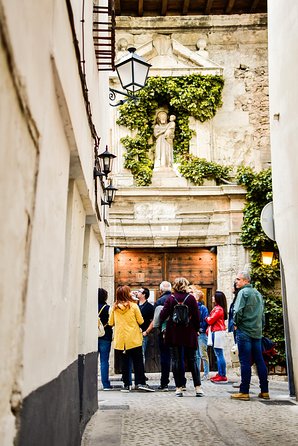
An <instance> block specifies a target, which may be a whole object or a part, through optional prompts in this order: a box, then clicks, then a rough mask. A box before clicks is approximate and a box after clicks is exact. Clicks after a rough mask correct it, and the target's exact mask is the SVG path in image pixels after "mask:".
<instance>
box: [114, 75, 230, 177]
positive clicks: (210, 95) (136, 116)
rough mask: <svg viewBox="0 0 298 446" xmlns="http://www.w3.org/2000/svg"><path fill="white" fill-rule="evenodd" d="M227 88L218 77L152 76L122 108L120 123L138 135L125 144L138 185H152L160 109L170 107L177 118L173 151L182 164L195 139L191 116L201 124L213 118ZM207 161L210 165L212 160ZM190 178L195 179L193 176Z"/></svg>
mask: <svg viewBox="0 0 298 446" xmlns="http://www.w3.org/2000/svg"><path fill="white" fill-rule="evenodd" d="M223 85H224V81H223V77H222V76H214V75H207V76H203V75H198V74H191V75H189V76H180V77H160V76H159V77H151V78H149V79H148V81H147V84H146V86H145V87H144V88H143V89H141V90H140V91H139V92H138V100H137V101H136V102H134V101H132V100H129V101H127V102H126V103H125V104H124V105H122V106H121V107H120V117H119V119H118V121H117V123H118V124H119V125H122V126H125V127H127V128H129V129H130V130H132V131H136V136H134V137H132V136H126V137H124V138H122V139H121V142H122V144H123V146H124V147H125V149H126V153H125V155H124V157H125V167H126V168H128V169H130V170H131V172H132V174H133V176H134V178H135V181H136V184H137V185H138V186H147V185H149V184H150V183H151V177H152V171H153V159H152V149H153V126H154V117H155V112H156V110H157V109H158V108H159V107H162V106H166V107H168V111H169V114H174V115H175V116H176V129H175V139H174V148H173V151H174V160H175V161H176V162H180V163H181V162H183V159H184V157H186V156H187V155H188V153H189V142H190V140H191V138H192V136H193V131H192V130H191V129H190V127H189V117H190V116H192V117H194V118H195V119H197V120H199V121H200V122H204V121H206V120H208V119H211V118H212V117H213V116H214V115H215V113H216V111H217V109H218V108H219V107H221V105H222V99H221V94H222V89H223ZM204 161H205V164H204V165H205V166H206V163H208V161H206V160H204ZM189 162H190V158H188V164H185V165H184V168H183V169H182V170H183V171H182V170H181V173H182V175H185V173H186V172H187V166H190V165H189ZM213 164H214V163H213ZM190 168H191V166H190ZM203 170H204V168H202V169H201V171H202V173H203ZM207 170H208V169H207ZM211 170H212V169H211ZM208 175H209V176H205V178H207V177H208V178H210V169H209V172H208ZM188 178H189V179H190V180H191V176H190V175H188ZM213 178H214V177H213ZM191 181H192V180H191ZM194 184H196V181H194Z"/></svg>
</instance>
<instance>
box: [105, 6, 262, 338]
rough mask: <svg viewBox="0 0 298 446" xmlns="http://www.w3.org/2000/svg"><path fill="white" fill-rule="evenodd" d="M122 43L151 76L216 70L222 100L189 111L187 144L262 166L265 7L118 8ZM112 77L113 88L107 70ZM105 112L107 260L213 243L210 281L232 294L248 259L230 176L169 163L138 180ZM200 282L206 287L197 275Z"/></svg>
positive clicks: (239, 198)
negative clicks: (111, 171)
mask: <svg viewBox="0 0 298 446" xmlns="http://www.w3.org/2000/svg"><path fill="white" fill-rule="evenodd" d="M119 43H121V45H120V44H119ZM124 44H125V46H126V48H127V47H128V46H134V47H135V48H136V50H137V53H138V54H139V55H141V56H143V57H144V58H145V59H146V60H147V61H148V62H149V63H151V65H152V67H151V68H150V71H149V76H156V75H160V76H181V75H186V74H191V73H201V74H210V73H211V74H222V75H223V77H224V81H225V85H224V89H223V106H222V107H221V108H220V109H219V110H218V111H217V113H216V115H215V117H214V118H213V119H211V120H209V121H207V122H205V123H201V122H199V121H196V120H195V119H194V118H192V117H191V116H190V126H191V128H193V129H194V130H195V132H196V134H195V135H194V136H193V138H192V140H191V143H190V153H192V154H193V155H196V156H198V157H203V158H206V159H207V160H208V161H214V162H216V163H219V164H222V165H232V166H234V168H235V169H236V167H237V166H239V165H245V166H250V167H252V168H254V169H255V170H256V171H260V170H262V169H264V168H267V167H268V166H269V165H270V141H269V121H268V66H267V20H266V15H262V14H255V15H253V14H252V15H239V16H238V15H237V16H232V15H231V16H204V17H203V16H187V17H154V18H150V17H142V18H135V17H118V18H117V27H116V45H117V48H118V49H119V48H120V47H121V51H123V46H124ZM122 54H123V53H121V54H119V56H121V55H122ZM110 84H111V85H112V86H113V87H118V85H117V79H116V77H115V76H112V77H111V81H110ZM111 113H112V120H111V122H112V129H111V141H112V146H113V148H114V150H115V153H116V154H117V157H118V158H117V168H116V174H115V179H116V182H117V187H118V188H119V190H118V193H117V198H116V202H115V205H114V206H113V209H112V210H111V214H110V226H109V229H108V234H107V250H109V252H110V259H111V260H112V258H113V255H114V253H113V251H114V248H119V249H121V250H122V252H125V250H126V249H127V248H135V249H141V250H142V248H143V249H145V248H149V247H151V248H158V249H162V248H165V249H167V248H173V249H174V248H175V249H176V251H177V250H178V251H179V249H180V248H181V249H182V248H183V249H185V248H202V249H210V248H215V249H216V252H217V255H216V264H217V276H216V281H215V283H214V284H213V290H214V289H221V290H223V291H224V292H225V293H226V295H227V297H228V301H229V302H230V301H231V299H232V292H231V291H232V284H233V280H234V277H235V274H236V273H237V270H238V269H242V268H244V267H247V266H248V264H249V258H248V255H247V253H246V252H245V250H244V249H243V246H242V244H241V241H240V230H241V223H242V209H243V205H244V201H245V191H244V190H243V189H242V188H241V187H239V186H238V185H237V184H234V183H233V182H231V183H229V184H222V185H219V186H217V185H215V183H213V182H212V181H207V182H205V183H204V185H203V186H194V185H192V184H191V183H190V182H188V181H187V180H186V179H185V178H183V177H182V176H181V175H180V174H179V173H178V171H177V168H176V167H177V166H174V168H172V169H169V168H168V169H164V170H162V171H160V170H159V171H153V179H152V183H151V185H150V186H146V187H136V186H135V184H134V180H133V177H132V175H131V173H130V171H129V170H127V169H124V167H123V153H124V148H123V147H122V145H121V142H120V138H121V137H123V136H125V135H130V134H131V133H130V131H129V130H128V129H126V128H124V127H119V126H118V125H117V124H116V120H117V117H118V113H119V112H118V110H117V108H113V109H112V110H111ZM176 251H175V252H176ZM178 251H177V252H178ZM213 252H214V250H213ZM117 259H118V258H117V255H116V257H115V262H117ZM112 265H113V262H112V261H111V262H109V263H107V265H106V266H105V268H104V275H105V278H104V280H105V284H106V287H107V288H109V290H110V292H111V293H112V292H113V288H114V285H117V278H115V279H114V271H113V269H112ZM139 273H140V271H137V270H136V271H135V274H136V275H137V274H139ZM143 273H144V271H143ZM148 276H149V274H148V271H147V272H146V271H145V275H144V274H143V275H142V276H141V277H142V278H143V280H144V282H143V284H145V286H146V283H148V284H149V288H152V293H153V295H154V298H155V297H156V285H150V280H149V277H148ZM167 278H168V277H164V278H163V279H167ZM146 280H147V282H146ZM199 283H201V285H202V286H204V285H203V281H202V282H199ZM130 285H131V286H132V287H135V286H137V282H134V280H133V278H132V279H131V282H130ZM229 342H230V341H229Z"/></svg>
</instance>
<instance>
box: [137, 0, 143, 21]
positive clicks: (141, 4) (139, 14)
mask: <svg viewBox="0 0 298 446" xmlns="http://www.w3.org/2000/svg"><path fill="white" fill-rule="evenodd" d="M143 14H144V0H139V3H138V16H139V17H143Z"/></svg>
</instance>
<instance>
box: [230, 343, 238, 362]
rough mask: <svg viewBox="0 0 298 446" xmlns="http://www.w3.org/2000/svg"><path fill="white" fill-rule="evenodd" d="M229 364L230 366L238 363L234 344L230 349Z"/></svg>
mask: <svg viewBox="0 0 298 446" xmlns="http://www.w3.org/2000/svg"><path fill="white" fill-rule="evenodd" d="M231 362H232V365H233V364H237V363H239V352H238V345H237V344H234V345H233V346H232V348H231Z"/></svg>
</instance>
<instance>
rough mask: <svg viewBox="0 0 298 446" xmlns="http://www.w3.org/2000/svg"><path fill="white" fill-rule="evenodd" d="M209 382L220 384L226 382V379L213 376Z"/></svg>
mask: <svg viewBox="0 0 298 446" xmlns="http://www.w3.org/2000/svg"><path fill="white" fill-rule="evenodd" d="M210 381H211V382H213V383H221V382H227V381H228V378H227V377H226V376H220V375H218V376H215V377H214V378H211V379H210Z"/></svg>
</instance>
